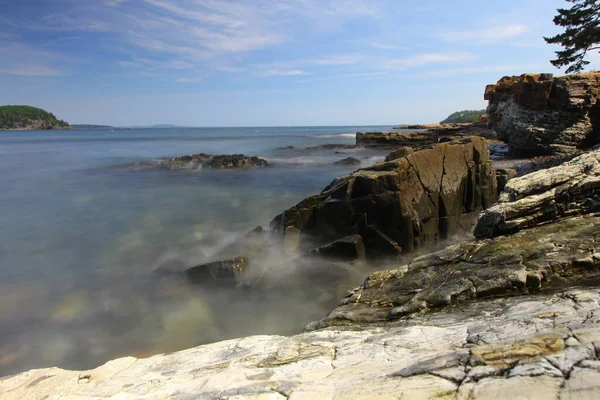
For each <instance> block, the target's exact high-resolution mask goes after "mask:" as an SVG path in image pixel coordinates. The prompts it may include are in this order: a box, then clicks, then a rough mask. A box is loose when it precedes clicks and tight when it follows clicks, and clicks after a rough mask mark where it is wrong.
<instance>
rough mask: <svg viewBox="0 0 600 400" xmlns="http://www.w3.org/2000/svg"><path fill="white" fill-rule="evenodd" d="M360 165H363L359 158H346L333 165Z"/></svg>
mask: <svg viewBox="0 0 600 400" xmlns="http://www.w3.org/2000/svg"><path fill="white" fill-rule="evenodd" d="M360 164H361V162H360V160H359V159H358V158H354V157H346V158H343V159H341V160H338V161H335V162H334V163H333V165H344V166H351V165H360Z"/></svg>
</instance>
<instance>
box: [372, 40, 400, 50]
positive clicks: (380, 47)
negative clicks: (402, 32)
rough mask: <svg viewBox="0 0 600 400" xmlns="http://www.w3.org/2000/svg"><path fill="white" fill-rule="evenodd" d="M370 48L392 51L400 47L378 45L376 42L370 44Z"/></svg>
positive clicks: (386, 44) (384, 44)
mask: <svg viewBox="0 0 600 400" xmlns="http://www.w3.org/2000/svg"><path fill="white" fill-rule="evenodd" d="M371 46H373V47H375V48H376V49H384V50H393V49H398V48H400V46H397V45H395V44H388V43H378V42H372V43H371Z"/></svg>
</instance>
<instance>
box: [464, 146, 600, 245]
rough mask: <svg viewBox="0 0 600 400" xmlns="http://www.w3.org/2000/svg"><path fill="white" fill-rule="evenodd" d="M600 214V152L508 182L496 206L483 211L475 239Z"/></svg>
mask: <svg viewBox="0 0 600 400" xmlns="http://www.w3.org/2000/svg"><path fill="white" fill-rule="evenodd" d="M597 211H600V150H594V151H592V152H589V153H586V154H583V155H581V156H579V157H576V158H574V159H573V160H571V161H568V162H565V163H564V164H562V165H560V166H557V167H553V168H549V169H544V170H539V171H536V172H533V173H530V174H528V175H525V176H522V177H519V178H515V179H511V180H510V181H508V183H506V186H505V187H504V190H503V192H502V193H501V194H500V196H499V199H498V204H496V205H494V206H493V207H490V208H489V209H488V210H486V211H484V212H483V213H482V215H481V216H480V217H479V220H478V222H477V226H476V227H475V232H474V233H475V236H476V237H478V238H488V237H495V236H499V235H506V234H510V233H514V232H517V231H520V230H522V229H525V228H528V227H532V226H535V225H538V224H540V223H546V222H550V221H555V220H558V219H560V218H564V217H570V216H573V215H580V214H586V213H591V212H597Z"/></svg>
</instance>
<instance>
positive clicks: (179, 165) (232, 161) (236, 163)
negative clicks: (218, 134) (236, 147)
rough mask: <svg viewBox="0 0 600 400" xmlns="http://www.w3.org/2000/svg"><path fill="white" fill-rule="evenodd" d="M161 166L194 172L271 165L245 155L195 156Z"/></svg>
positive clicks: (162, 161) (164, 162)
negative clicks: (203, 169)
mask: <svg viewBox="0 0 600 400" xmlns="http://www.w3.org/2000/svg"><path fill="white" fill-rule="evenodd" d="M160 165H161V166H163V167H166V168H168V169H173V170H194V169H198V168H217V169H219V168H250V167H266V166H268V165H269V163H268V162H267V161H266V160H263V159H262V158H258V157H255V156H252V157H247V156H245V155H243V154H231V155H216V156H214V155H210V154H204V153H200V154H194V155H191V156H181V157H175V158H170V159H166V160H161V162H160Z"/></svg>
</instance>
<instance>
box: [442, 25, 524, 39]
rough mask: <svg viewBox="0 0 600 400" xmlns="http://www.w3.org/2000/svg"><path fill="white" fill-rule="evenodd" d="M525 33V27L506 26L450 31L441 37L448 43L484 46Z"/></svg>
mask: <svg viewBox="0 0 600 400" xmlns="http://www.w3.org/2000/svg"><path fill="white" fill-rule="evenodd" d="M525 32H527V27H526V26H525V25H504V26H494V27H490V28H485V29H479V30H470V31H449V32H444V33H442V34H441V35H440V36H441V38H442V39H444V40H446V41H448V42H463V41H473V42H475V43H478V44H483V43H491V42H497V41H501V40H504V39H510V38H514V37H517V36H520V35H522V34H523V33H525Z"/></svg>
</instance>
